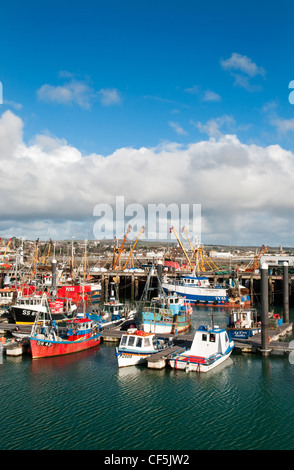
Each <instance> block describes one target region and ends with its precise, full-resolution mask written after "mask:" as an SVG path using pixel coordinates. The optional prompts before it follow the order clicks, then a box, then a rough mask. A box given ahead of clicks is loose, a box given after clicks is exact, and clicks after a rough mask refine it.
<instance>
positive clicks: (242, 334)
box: [226, 308, 261, 339]
mask: <svg viewBox="0 0 294 470" xmlns="http://www.w3.org/2000/svg"><path fill="white" fill-rule="evenodd" d="M226 330H227V333H228V336H229V338H230V339H238V338H239V339H248V338H250V337H252V336H254V335H256V334H257V333H260V332H261V322H260V321H258V315H257V310H256V309H254V308H247V309H243V308H239V309H233V310H232V311H231V313H230V315H229V316H228V318H227V329H226Z"/></svg>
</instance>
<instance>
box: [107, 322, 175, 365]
mask: <svg viewBox="0 0 294 470" xmlns="http://www.w3.org/2000/svg"><path fill="white" fill-rule="evenodd" d="M169 346H170V341H169V340H168V339H164V338H157V337H155V335H154V334H152V333H147V332H146V331H142V330H136V329H133V330H131V329H130V330H128V331H127V332H126V333H125V334H123V335H122V337H121V340H120V343H119V346H118V347H117V348H116V353H115V355H116V357H117V362H118V367H126V366H134V365H137V364H142V363H145V362H147V357H149V356H151V355H152V354H155V353H157V352H158V351H161V350H163V349H166V348H167V347H169Z"/></svg>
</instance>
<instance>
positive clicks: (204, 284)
mask: <svg viewBox="0 0 294 470" xmlns="http://www.w3.org/2000/svg"><path fill="white" fill-rule="evenodd" d="M162 288H163V289H164V291H165V292H167V293H170V292H174V293H176V294H178V295H180V296H182V297H185V298H186V299H187V300H189V301H190V302H191V303H192V304H195V305H199V306H200V305H210V306H217V305H220V306H222V307H234V306H238V305H242V306H245V305H246V306H247V305H250V296H249V291H248V289H247V288H245V287H243V286H241V285H239V284H237V283H236V285H235V283H231V286H230V287H222V286H221V285H219V284H213V285H212V284H211V283H210V282H209V279H208V277H206V276H194V275H191V276H181V277H180V278H179V279H178V280H173V281H170V280H168V279H167V278H165V279H164V280H163V282H162Z"/></svg>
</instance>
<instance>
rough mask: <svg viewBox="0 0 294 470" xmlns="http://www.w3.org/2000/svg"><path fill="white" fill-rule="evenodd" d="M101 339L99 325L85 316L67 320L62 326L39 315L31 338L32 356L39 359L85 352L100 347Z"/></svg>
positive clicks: (79, 315) (80, 315) (81, 315)
mask: <svg viewBox="0 0 294 470" xmlns="http://www.w3.org/2000/svg"><path fill="white" fill-rule="evenodd" d="M100 337H101V333H100V332H99V329H98V327H97V325H94V324H93V322H92V321H91V320H89V318H87V317H86V316H85V315H84V314H78V315H77V317H75V318H73V319H71V320H66V321H65V322H64V324H63V325H62V326H61V325H59V324H58V323H56V322H55V321H54V320H52V318H51V319H49V320H46V319H45V318H44V317H43V318H41V315H38V316H37V317H36V321H35V323H34V326H33V328H32V333H31V336H30V338H29V339H30V348H31V355H32V358H33V359H37V358H41V357H53V356H61V355H65V354H72V353H76V352H80V351H84V350H86V349H90V348H93V347H95V346H97V345H99V344H100Z"/></svg>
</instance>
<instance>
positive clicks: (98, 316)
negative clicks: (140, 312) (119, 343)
mask: <svg viewBox="0 0 294 470" xmlns="http://www.w3.org/2000/svg"><path fill="white" fill-rule="evenodd" d="M135 314H136V310H135V309H132V308H131V307H130V306H129V305H127V304H123V303H122V302H119V301H117V300H115V299H114V300H111V301H109V302H105V303H104V304H102V305H101V306H100V308H97V309H95V310H93V311H92V312H89V313H87V316H88V317H89V318H90V319H91V320H93V321H94V322H95V323H98V324H99V325H100V327H101V328H103V327H106V326H111V325H119V324H121V323H123V322H124V321H125V320H131V319H133V318H134V316H135Z"/></svg>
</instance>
